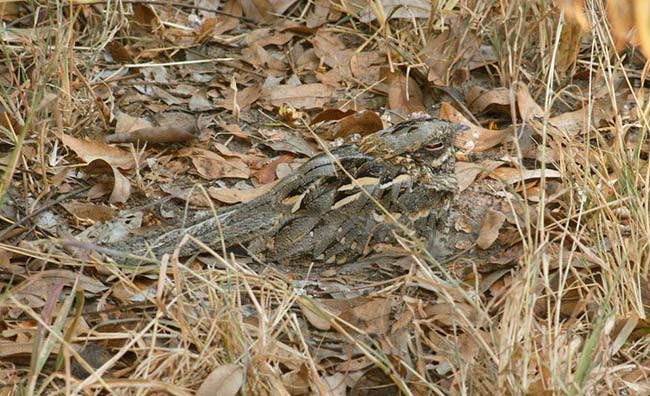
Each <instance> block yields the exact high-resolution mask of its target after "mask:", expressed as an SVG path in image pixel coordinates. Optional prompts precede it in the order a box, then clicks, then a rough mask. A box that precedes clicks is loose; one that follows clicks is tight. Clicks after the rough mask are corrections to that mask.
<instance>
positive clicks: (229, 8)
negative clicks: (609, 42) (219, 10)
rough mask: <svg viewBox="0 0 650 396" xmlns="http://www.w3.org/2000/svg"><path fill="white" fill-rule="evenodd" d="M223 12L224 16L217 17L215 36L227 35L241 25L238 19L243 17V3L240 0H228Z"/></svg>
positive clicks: (213, 31) (213, 32)
mask: <svg viewBox="0 0 650 396" xmlns="http://www.w3.org/2000/svg"><path fill="white" fill-rule="evenodd" d="M223 11H224V14H220V15H217V16H216V20H217V24H216V26H215V27H214V29H213V30H212V34H214V35H220V34H223V33H226V32H227V31H229V30H232V29H234V28H236V27H237V25H239V18H236V17H238V16H242V8H241V2H240V1H239V0H228V1H227V2H226V4H225V5H224V6H223ZM226 13H227V14H228V15H226ZM230 15H232V17H231V16H230Z"/></svg>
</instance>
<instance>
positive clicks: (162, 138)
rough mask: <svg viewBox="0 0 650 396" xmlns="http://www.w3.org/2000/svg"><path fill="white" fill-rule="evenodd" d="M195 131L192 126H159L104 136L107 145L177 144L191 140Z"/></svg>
mask: <svg viewBox="0 0 650 396" xmlns="http://www.w3.org/2000/svg"><path fill="white" fill-rule="evenodd" d="M194 131H195V128H194V126H188V127H173V126H160V127H151V128H142V129H138V130H135V131H131V132H124V133H119V134H117V133H115V134H112V135H108V136H106V138H105V140H106V142H107V143H136V142H148V143H154V144H158V143H178V142H186V141H188V140H192V139H193V138H194V135H193V134H192V132H194Z"/></svg>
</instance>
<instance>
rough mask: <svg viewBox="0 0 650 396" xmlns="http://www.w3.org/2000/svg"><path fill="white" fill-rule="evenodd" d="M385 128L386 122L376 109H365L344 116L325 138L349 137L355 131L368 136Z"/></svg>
mask: <svg viewBox="0 0 650 396" xmlns="http://www.w3.org/2000/svg"><path fill="white" fill-rule="evenodd" d="M383 128H384V123H383V122H382V120H381V117H380V116H379V114H377V113H375V112H374V111H370V110H364V111H360V112H358V113H354V114H351V115H348V116H347V117H344V118H342V119H341V120H340V121H339V122H338V123H337V124H336V125H334V127H333V128H332V129H331V130H329V131H328V133H327V134H326V136H325V138H326V139H336V138H347V137H348V136H350V135H353V134H355V133H358V134H360V135H362V136H366V135H369V134H371V133H373V132H377V131H379V130H381V129H383Z"/></svg>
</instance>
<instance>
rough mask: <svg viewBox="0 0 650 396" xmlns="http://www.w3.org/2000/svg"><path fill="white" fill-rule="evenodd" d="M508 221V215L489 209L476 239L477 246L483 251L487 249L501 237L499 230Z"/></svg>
mask: <svg viewBox="0 0 650 396" xmlns="http://www.w3.org/2000/svg"><path fill="white" fill-rule="evenodd" d="M505 220H506V215H504V214H503V213H501V212H499V211H498V210H494V209H488V211H487V212H486V213H485V216H484V217H483V221H482V222H481V228H480V229H479V232H478V238H476V244H477V245H478V247H480V248H481V249H487V248H489V247H490V246H492V244H493V243H494V241H496V240H497V238H498V237H499V230H500V229H501V226H502V225H503V223H504V222H505Z"/></svg>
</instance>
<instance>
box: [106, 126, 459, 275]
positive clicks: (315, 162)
mask: <svg viewBox="0 0 650 396" xmlns="http://www.w3.org/2000/svg"><path fill="white" fill-rule="evenodd" d="M461 128H462V127H461V126H459V125H457V124H453V123H449V122H446V121H442V120H438V119H433V118H426V119H417V120H411V121H407V122H403V123H401V124H398V125H395V126H393V127H391V128H387V129H384V130H382V131H379V132H376V133H374V134H372V135H368V136H366V137H365V138H363V139H362V140H361V141H360V142H358V143H356V144H348V145H344V146H340V147H337V148H335V149H332V150H331V152H330V153H321V154H319V155H316V156H315V157H313V158H311V159H310V160H309V161H307V162H306V163H305V164H303V165H302V166H301V167H300V168H298V169H296V170H295V171H294V172H293V173H291V174H290V175H288V176H286V177H285V178H283V179H282V180H281V181H280V182H278V184H277V185H276V186H275V187H273V189H272V190H270V191H269V192H268V193H266V194H264V195H262V196H261V197H259V198H257V199H255V200H253V201H251V202H247V203H243V204H239V205H234V206H231V207H228V208H225V209H224V210H220V211H218V212H217V216H216V217H215V216H213V215H212V214H211V213H210V212H204V213H198V214H196V215H194V216H193V217H192V219H191V221H190V224H187V225H186V227H185V228H180V227H179V228H177V229H174V230H172V231H169V232H164V233H156V234H148V235H143V236H137V237H133V238H129V239H127V240H126V241H122V242H118V243H115V244H111V245H108V246H106V247H109V248H111V249H114V250H121V251H126V252H129V253H132V254H138V255H146V254H147V253H153V254H155V255H156V256H158V257H160V255H162V254H163V253H171V252H172V251H173V250H174V249H175V248H176V246H177V245H178V243H179V242H180V241H181V239H182V238H183V236H184V235H185V234H191V235H192V236H194V237H195V238H197V239H199V240H201V241H202V242H204V243H205V244H207V245H209V246H211V247H214V248H215V249H219V247H220V246H221V236H223V240H224V242H225V245H226V247H229V248H230V247H235V246H243V247H244V248H246V249H247V250H248V251H250V252H252V253H255V254H259V255H260V256H261V257H262V258H263V259H264V260H267V261H271V262H276V263H309V262H317V263H318V262H322V263H343V262H348V261H350V260H353V259H355V258H357V257H360V256H362V255H365V254H367V253H368V252H369V251H371V250H372V247H373V246H374V245H376V244H377V243H391V242H394V236H395V233H396V232H398V233H401V232H403V230H404V229H403V228H400V227H398V226H396V225H395V223H394V221H393V220H395V219H396V220H397V221H399V222H400V223H401V224H402V225H403V226H404V227H406V229H408V230H412V231H413V233H414V235H415V236H417V237H419V238H423V239H424V240H426V241H429V242H431V241H432V240H433V235H434V233H435V231H436V229H437V228H438V227H439V225H440V223H441V221H443V220H444V219H445V218H446V216H447V212H448V208H449V203H450V201H451V198H452V197H453V195H454V194H455V193H456V190H457V185H456V178H455V176H454V169H453V167H454V150H453V139H454V136H455V134H456V132H457V131H458V130H459V129H461ZM332 157H334V158H335V159H336V161H334V160H333V158H332ZM341 167H342V168H343V169H345V171H346V172H347V173H348V174H349V175H350V176H352V177H353V178H354V179H355V180H356V182H353V181H352V180H351V179H350V177H349V176H348V174H346V172H343V171H342V169H341ZM361 188H363V189H364V190H365V192H364V191H362V190H361ZM370 197H373V198H374V200H373V199H370ZM377 203H379V204H381V206H382V207H383V208H384V209H385V210H382V209H381V208H379V207H378V205H377ZM391 218H392V219H391ZM217 222H219V224H220V227H218V226H217ZM219 228H220V229H221V231H222V233H221V234H220V232H219ZM196 251H198V247H197V246H196V245H195V244H193V243H189V244H186V245H184V246H183V247H182V248H181V250H180V253H181V256H185V255H190V254H192V253H195V252H196Z"/></svg>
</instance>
